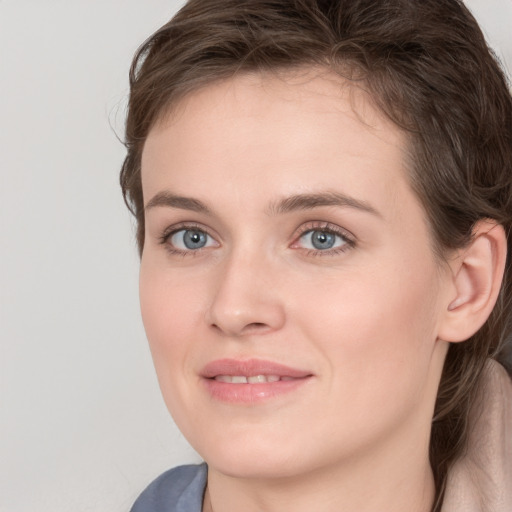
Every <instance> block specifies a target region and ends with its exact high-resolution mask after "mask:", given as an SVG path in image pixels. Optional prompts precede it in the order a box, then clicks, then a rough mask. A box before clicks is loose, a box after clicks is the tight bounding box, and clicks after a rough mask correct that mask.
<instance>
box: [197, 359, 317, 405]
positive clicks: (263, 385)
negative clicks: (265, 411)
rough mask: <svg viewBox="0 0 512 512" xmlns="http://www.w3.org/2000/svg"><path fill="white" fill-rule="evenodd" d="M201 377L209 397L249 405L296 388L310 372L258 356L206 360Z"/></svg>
mask: <svg viewBox="0 0 512 512" xmlns="http://www.w3.org/2000/svg"><path fill="white" fill-rule="evenodd" d="M201 377H202V381H203V384H204V386H205V388H206V390H207V392H208V394H209V395H210V397H211V398H214V399H216V400H218V401H221V402H224V403H228V404H240V405H244V404H245V405H253V404H256V403H259V402H262V401H267V400H271V399H275V398H277V397H279V396H282V395H285V394H287V393H290V392H293V391H296V390H298V389H299V388H300V387H302V385H303V384H305V383H306V382H308V381H310V380H311V378H312V377H313V374H312V373H311V372H309V371H306V370H301V369H298V368H291V367H289V366H285V365H282V364H279V363H275V362H273V361H265V360H261V359H249V360H236V359H219V360H217V361H212V362H211V363H209V364H207V365H206V366H205V367H204V368H203V370H202V372H201Z"/></svg>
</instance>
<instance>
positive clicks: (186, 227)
mask: <svg viewBox="0 0 512 512" xmlns="http://www.w3.org/2000/svg"><path fill="white" fill-rule="evenodd" d="M179 231H201V232H202V233H205V234H206V235H208V236H209V237H210V238H212V239H214V237H213V236H212V235H211V234H210V232H209V231H208V230H207V229H206V228H205V227H204V226H201V225H200V224H188V223H185V224H178V225H174V226H171V227H168V228H167V229H166V230H165V231H164V232H163V233H162V235H161V236H160V237H159V242H160V244H162V245H163V246H164V247H165V250H166V251H167V252H169V253H170V254H172V255H173V256H176V255H178V256H183V257H185V256H197V255H198V254H199V253H201V252H202V251H203V250H204V249H208V247H201V248H199V249H195V250H192V249H189V250H188V251H184V250H181V249H177V248H175V247H173V246H172V245H171V244H170V243H169V240H170V239H171V238H172V236H173V235H175V234H176V233H178V232H179Z"/></svg>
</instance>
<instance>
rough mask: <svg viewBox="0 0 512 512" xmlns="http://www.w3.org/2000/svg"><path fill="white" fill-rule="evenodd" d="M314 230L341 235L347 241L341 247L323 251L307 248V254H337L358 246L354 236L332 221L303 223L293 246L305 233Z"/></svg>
mask: <svg viewBox="0 0 512 512" xmlns="http://www.w3.org/2000/svg"><path fill="white" fill-rule="evenodd" d="M312 231H320V232H322V233H329V234H331V235H335V236H339V237H340V238H341V239H342V240H343V242H345V243H344V244H343V245H342V246H341V247H336V248H333V249H326V250H323V251H322V250H320V249H306V256H315V257H316V256H336V255H339V254H341V253H344V252H347V251H349V250H350V249H353V248H354V247H355V246H356V241H355V238H354V236H353V235H351V234H350V233H349V232H348V231H346V230H344V229H342V228H340V227H339V226H337V225H336V224H331V223H330V222H325V221H311V222H307V223H306V224H303V225H302V226H301V227H300V228H299V230H298V232H297V233H296V234H295V236H294V240H295V241H294V242H293V243H292V247H293V246H294V245H296V244H297V243H298V242H299V240H300V239H301V238H302V237H303V236H304V235H306V234H307V233H309V232H312Z"/></svg>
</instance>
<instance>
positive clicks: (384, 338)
mask: <svg viewBox="0 0 512 512" xmlns="http://www.w3.org/2000/svg"><path fill="white" fill-rule="evenodd" d="M390 268H393V267H389V266H388V267H387V268H382V270H380V269H378V268H374V270H373V271H372V272H371V274H370V273H368V272H365V273H361V274H360V275H359V276H356V275H355V274H353V275H352V276H348V275H347V276H346V279H341V280H339V281H338V283H336V284H334V283H324V284H323V286H321V287H319V289H321V293H318V294H315V296H314V297H311V296H310V300H308V303H307V304H305V305H304V307H302V308H301V311H300V312H299V310H297V312H296V316H297V318H300V319H301V320H300V322H301V326H302V329H303V331H304V332H305V333H306V338H309V339H315V340H316V342H317V343H316V344H317V349H318V350H319V351H320V352H321V353H322V355H323V357H324V359H325V360H326V361H328V362H329V366H330V373H331V375H332V376H333V382H334V384H333V386H334V387H335V389H338V390H341V391H340V396H345V395H346V404H345V405H346V407H348V408H350V407H352V406H353V405H354V404H362V403H368V402H371V403H370V404H368V405H369V406H370V407H366V408H360V410H363V409H365V410H370V411H371V410H375V409H372V407H377V408H378V407H380V406H381V404H383V403H387V402H388V400H389V397H391V396H395V397H397V396H401V397H403V398H405V397H407V396H409V397H410V399H414V397H415V395H416V396H417V395H419V394H421V393H422V392H423V387H424V384H425V382H426V381H427V379H428V372H429V365H430V362H431V355H432V351H433V350H434V346H435V341H436V335H435V331H436V320H435V318H436V315H435V303H436V301H435V297H436V293H437V290H436V275H435V270H432V271H431V269H432V267H431V266H429V265H425V266H423V267H421V268H422V271H421V272H419V271H418V272H414V271H406V270H403V269H404V267H399V266H397V267H395V269H394V270H393V271H390ZM343 390H348V392H347V393H346V394H344V393H343ZM394 403H397V404H399V403H400V401H399V400H395V401H394ZM402 403H403V402H402ZM359 407H360V405H359Z"/></svg>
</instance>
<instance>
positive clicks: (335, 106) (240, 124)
mask: <svg viewBox="0 0 512 512" xmlns="http://www.w3.org/2000/svg"><path fill="white" fill-rule="evenodd" d="M406 149H407V141H406V138H405V135H404V134H403V133H402V132H401V131H400V130H399V129H398V128H397V127H396V126H395V125H394V124H393V123H392V122H391V121H389V120H388V119H387V118H386V117H385V116H384V115H383V114H381V113H380V111H379V110H378V109H377V108H375V106H374V104H373V101H372V99H371V97H370V96H369V95H368V94H367V93H366V92H365V91H364V90H363V89H362V88H361V87H359V86H357V85H355V84H354V83H351V82H348V81H346V80H344V79H342V78H340V77H339V76H338V75H335V74H334V73H332V72H328V71H325V70H323V71H322V70H313V69H309V70H307V69H306V70H304V69H303V70H294V71H292V72H287V73H280V74H279V75H276V74H272V75H271V74H244V75H240V76H237V77H235V78H232V79H229V80H225V81H221V82H217V83H214V84H212V85H209V86H207V87H204V88H202V89H200V90H198V91H195V92H193V93H191V94H189V95H188V96H186V97H185V98H184V99H183V100H181V101H180V102H179V103H178V104H177V105H176V106H175V107H174V108H173V110H172V112H171V113H170V114H168V115H166V116H164V117H163V118H162V119H161V120H160V121H159V122H158V123H157V124H156V125H155V126H154V127H153V129H152V130H151V132H150V134H149V135H148V138H147V140H146V144H145V147H144V152H143V155H142V182H143V190H144V199H145V202H147V201H148V199H149V198H150V197H151V196H152V195H154V194H155V193H157V192H159V191H160V190H162V189H164V188H169V187H171V188H172V189H173V192H176V193H182V192H183V193H185V192H186V193H187V195H189V194H190V190H189V187H190V185H191V184H194V186H195V195H196V196H197V195H199V196H201V195H205V196H208V195H209V192H210V191H211V181H212V180H217V182H222V183H224V185H225V186H224V187H223V190H216V193H217V192H219V194H222V193H226V194H229V193H233V192H236V193H237V194H240V192H241V191H242V192H243V195H245V200H247V199H248V195H250V191H251V190H253V191H261V190H262V189H266V190H265V193H266V194H269V195H275V194H281V195H282V194H291V193H298V192H304V190H301V189H314V188H322V187H323V188H325V187H328V188H329V187H330V188H332V187H335V188H338V189H339V188H341V189H343V190H342V191H343V192H350V193H351V194H354V195H360V194H363V195H365V194H367V193H368V188H369V187H370V188H373V189H375V188H377V189H385V191H386V194H385V195H387V196H389V195H393V194H394V192H395V190H396V189H397V181H398V182H401V184H402V185H403V184H404V182H405V181H407V180H406V176H407V173H406V170H405V161H406V158H405V155H406ZM181 189H183V190H181ZM345 189H346V190H345ZM308 191H309V190H308ZM210 195H211V194H210ZM382 199H384V198H382ZM388 199H389V197H388Z"/></svg>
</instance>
